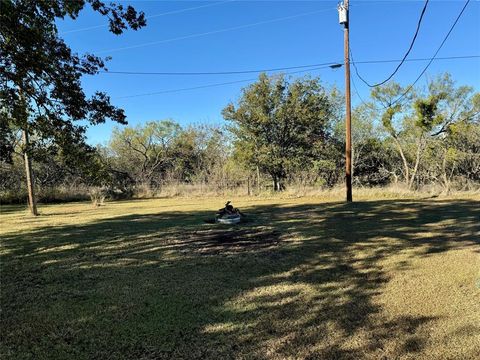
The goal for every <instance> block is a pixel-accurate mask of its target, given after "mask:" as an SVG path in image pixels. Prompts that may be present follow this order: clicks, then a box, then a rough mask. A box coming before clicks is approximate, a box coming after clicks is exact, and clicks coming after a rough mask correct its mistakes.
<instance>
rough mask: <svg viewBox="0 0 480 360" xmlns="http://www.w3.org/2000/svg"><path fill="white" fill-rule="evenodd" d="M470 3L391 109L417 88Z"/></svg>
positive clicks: (467, 2) (465, 6)
mask: <svg viewBox="0 0 480 360" xmlns="http://www.w3.org/2000/svg"><path fill="white" fill-rule="evenodd" d="M469 3H470V0H467V1H466V2H465V5H463V8H462V10H461V11H460V13H459V14H458V16H457V18H456V19H455V21H454V23H453V24H452V26H451V27H450V30H448V33H447V35H445V37H444V38H443V41H442V42H441V44H440V46H439V47H438V48H437V51H435V54H433V56H432V58H431V60H430V61H429V62H428V64H427V65H426V66H425V67H424V68H423V70H422V72H421V73H420V75H418V77H417V78H416V79H415V81H414V82H413V84H410V85H409V86H408V88H407V90H405V91H404V92H403V93H402V94H401V95H400V96H399V97H398V98H397V99H396V100H394V101H393V102H392V103H391V104H390V105H389V106H388V107H391V106H392V105H395V104H397V103H398V102H399V101H400V100H402V99H403V98H404V97H405V96H406V95H407V94H408V93H409V92H410V90H411V89H412V88H413V87H414V86H415V84H416V83H417V82H418V80H420V78H421V77H422V76H423V74H425V72H426V71H427V69H428V68H429V66H430V65H431V64H432V62H433V60H435V58H436V56H437V54H438V53H439V52H440V50H441V49H442V47H443V45H444V44H445V42H446V41H447V39H448V37H449V36H450V34H451V33H452V31H453V29H454V28H455V26H456V25H457V23H458V20H460V18H461V17H462V15H463V13H464V11H465V9H466V8H467V6H468V4H469ZM384 108H387V107H384Z"/></svg>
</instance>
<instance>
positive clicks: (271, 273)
mask: <svg viewBox="0 0 480 360" xmlns="http://www.w3.org/2000/svg"><path fill="white" fill-rule="evenodd" d="M246 212H248V214H249V215H248V216H249V218H250V219H254V220H253V221H249V222H248V223H246V224H244V225H243V226H232V227H228V226H219V225H212V224H205V223H204V219H206V218H208V217H209V216H211V213H210V212H175V211H171V212H163V213H158V214H150V215H135V214H133V215H126V216H121V217H116V218H112V219H107V220H99V221H97V222H93V223H88V224H85V225H79V226H62V227H46V228H37V229H35V230H32V231H31V232H28V233H22V234H14V235H7V236H4V237H3V239H2V244H3V252H2V256H1V259H0V260H1V264H2V265H1V270H2V296H1V308H2V312H3V315H2V326H1V327H2V331H1V334H2V335H1V338H2V341H1V342H2V350H1V351H2V352H1V353H0V354H2V355H3V356H6V357H11V358H16V357H18V358H26V357H29V356H30V357H32V358H99V357H105V358H126V359H131V358H145V359H150V358H151V359H158V358H185V359H187V358H188V359H192V358H225V359H226V358H260V359H264V358H265V359H266V358H289V357H290V358H305V359H306V358H312V359H316V358H322V359H323V358H325V359H332V358H335V359H337V358H341V359H343V358H352V359H358V358H363V357H372V358H381V357H382V356H385V354H387V355H386V356H387V357H389V358H392V357H393V358H395V357H400V356H402V355H405V354H415V353H417V352H421V351H422V349H423V347H424V344H425V342H426V341H427V340H428V333H426V332H424V331H420V330H419V329H420V328H421V327H423V326H426V325H427V324H429V323H430V322H432V321H434V320H435V318H432V317H428V316H407V315H405V316H400V317H395V318H386V317H385V315H383V314H382V308H381V306H380V305H379V304H378V303H377V302H375V301H374V298H375V297H376V296H377V295H379V294H381V293H382V290H383V288H384V286H385V284H386V283H388V282H389V280H390V276H391V275H390V274H389V273H388V272H387V271H385V269H384V268H383V266H382V263H381V262H382V260H385V259H387V258H389V257H392V256H395V255H398V254H400V253H404V252H409V254H410V255H409V256H410V257H417V258H418V257H423V256H431V255H432V254H436V253H441V252H445V251H448V250H450V249H459V248H465V247H474V246H475V247H478V245H479V231H480V228H479V224H478V219H479V218H480V208H479V206H478V203H476V202H473V201H449V202H442V201H434V202H430V201H373V202H362V203H353V204H344V203H326V204H319V205H292V206H268V207H267V206H255V207H252V208H250V209H246ZM429 234H430V235H429ZM409 264H410V263H409V259H408V258H407V259H406V260H403V261H401V262H400V263H399V267H398V271H402V270H403V269H407V268H408V267H409V266H410V265H409Z"/></svg>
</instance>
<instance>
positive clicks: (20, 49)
mask: <svg viewBox="0 0 480 360" xmlns="http://www.w3.org/2000/svg"><path fill="white" fill-rule="evenodd" d="M87 4H89V5H90V6H91V7H92V9H93V10H94V11H96V12H98V13H100V14H101V15H104V16H107V17H108V21H109V25H110V31H111V32H112V33H114V34H117V35H119V34H121V33H122V32H123V31H124V30H125V29H127V28H128V27H130V28H132V29H134V30H137V29H139V28H141V27H143V26H145V24H146V21H145V16H144V14H143V13H137V12H136V10H135V9H134V8H133V7H131V6H127V7H124V6H123V5H117V4H115V3H110V4H108V5H106V4H105V3H104V2H102V1H100V0H78V1H70V0H59V1H30V0H17V1H13V0H4V1H2V3H1V6H0V76H1V82H0V98H1V104H0V106H1V111H0V129H1V130H2V131H1V135H0V147H1V148H0V153H1V156H2V161H11V155H12V152H13V148H12V146H11V143H12V138H13V137H14V134H15V132H16V131H18V130H21V131H23V132H24V138H25V139H28V137H30V138H31V139H32V140H33V139H34V138H36V139H38V140H45V139H48V140H49V141H51V142H53V143H54V144H55V145H56V146H57V148H59V149H63V151H64V152H65V153H67V152H68V151H69V150H70V149H71V148H72V147H75V146H77V145H81V144H84V133H85V126H83V125H78V124H76V123H75V122H76V121H79V120H87V121H88V123H89V124H92V125H95V124H99V123H102V122H104V121H106V120H107V119H111V120H113V121H116V122H119V123H126V117H125V114H124V112H123V110H121V109H119V108H117V107H115V106H113V105H112V104H111V103H110V98H109V97H108V95H107V94H105V93H103V92H96V93H94V94H93V96H91V97H87V95H86V94H85V93H84V92H83V90H82V87H81V77H82V76H83V75H94V74H97V73H98V72H99V70H100V69H103V68H105V62H104V60H102V59H101V58H99V57H96V56H94V55H92V54H86V55H82V56H80V55H78V54H75V53H72V51H71V49H70V48H69V47H68V46H67V45H66V44H65V42H64V41H63V40H62V39H61V38H60V37H59V35H58V31H57V27H56V23H55V20H56V19H63V18H65V17H70V18H72V19H76V18H77V17H78V15H79V13H80V12H81V11H82V10H83V9H84V7H85V6H86V5H87ZM39 145H40V144H39V141H38V142H35V141H32V142H31V143H25V144H24V148H23V152H24V154H25V159H26V160H27V159H28V157H29V156H30V157H31V156H32V155H33V154H34V152H35V149H36V148H37V147H38V146H39Z"/></svg>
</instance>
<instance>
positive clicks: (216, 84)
mask: <svg viewBox="0 0 480 360" xmlns="http://www.w3.org/2000/svg"><path fill="white" fill-rule="evenodd" d="M326 68H330V65H328V66H319V67H317V68H313V69H307V70H298V71H290V72H286V73H284V74H287V75H291V74H298V73H303V72H307V71H315V70H320V69H326ZM273 75H280V74H273ZM255 80H258V79H257V78H250V79H243V80H235V81H227V82H221V83H215V84H206V85H199V86H192V87H187V88H179V89H170V90H162V91H155V92H150V93H142V94H135V95H127V96H119V97H116V99H127V98H134V97H142V96H152V95H160V94H169V93H176V92H182V91H189V90H198V89H206V88H210V87H218V86H223V85H231V84H239V83H244V82H249V81H255Z"/></svg>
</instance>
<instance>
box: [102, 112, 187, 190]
mask: <svg viewBox="0 0 480 360" xmlns="http://www.w3.org/2000/svg"><path fill="white" fill-rule="evenodd" d="M180 132H181V128H180V126H179V125H178V124H177V123H175V122H173V121H172V120H161V121H149V122H147V123H146V124H145V125H138V126H136V127H134V128H133V127H125V128H123V129H122V130H120V129H115V130H114V132H113V134H112V139H111V141H110V144H109V147H110V148H111V149H112V151H113V153H114V156H115V158H116V167H117V169H121V170H122V171H124V172H126V173H129V174H130V176H131V177H132V178H133V179H134V180H135V182H136V183H137V184H143V185H146V186H148V187H152V188H154V189H156V188H158V187H159V186H160V182H161V180H162V175H163V174H165V171H166V170H167V169H168V168H169V167H171V166H172V164H173V162H174V160H175V158H176V157H175V152H174V143H175V140H176V138H177V137H178V135H179V133H180Z"/></svg>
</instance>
